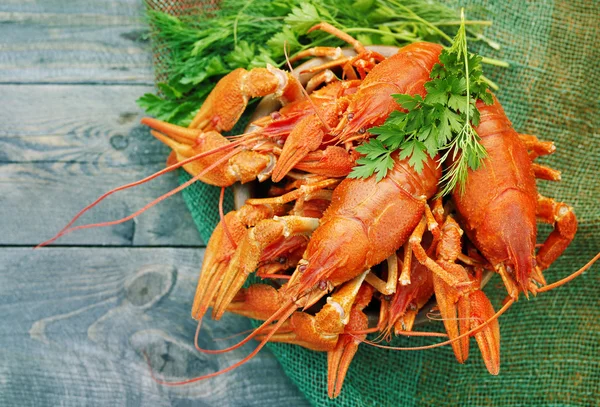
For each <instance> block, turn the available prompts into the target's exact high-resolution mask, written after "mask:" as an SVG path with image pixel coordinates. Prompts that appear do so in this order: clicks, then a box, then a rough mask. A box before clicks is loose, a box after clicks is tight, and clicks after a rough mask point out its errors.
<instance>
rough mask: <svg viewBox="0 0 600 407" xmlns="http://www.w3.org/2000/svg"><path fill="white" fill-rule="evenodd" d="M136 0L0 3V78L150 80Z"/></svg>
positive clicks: (18, 80)
mask: <svg viewBox="0 0 600 407" xmlns="http://www.w3.org/2000/svg"><path fill="white" fill-rule="evenodd" d="M143 7H144V6H143V3H142V1H140V0H121V1H117V0H95V1H93V2H88V1H83V2H73V1H65V0H52V1H43V0H35V1H27V2H22V1H12V0H11V1H3V2H1V3H0V83H129V84H132V83H137V84H146V85H151V84H152V81H153V78H154V77H153V74H152V60H151V54H150V53H149V52H148V45H147V43H146V39H145V38H146V34H147V27H146V25H145V24H144V21H143V18H142V10H143Z"/></svg>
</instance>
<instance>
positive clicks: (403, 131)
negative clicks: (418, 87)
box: [349, 12, 493, 196]
mask: <svg viewBox="0 0 600 407" xmlns="http://www.w3.org/2000/svg"><path fill="white" fill-rule="evenodd" d="M461 21H462V24H461V25H460V26H459V29H458V32H457V34H456V36H455V37H454V40H453V42H452V45H451V46H450V47H449V48H447V49H445V50H443V51H442V53H441V54H440V62H441V64H436V65H435V66H434V67H433V69H432V71H431V75H430V77H431V80H430V81H429V82H427V83H426V84H425V89H426V91H427V94H426V96H425V98H422V97H421V96H420V95H415V96H411V95H393V97H394V99H395V100H396V102H398V104H399V105H400V106H401V107H402V108H403V109H404V111H394V112H392V114H391V115H390V116H389V117H388V119H387V120H386V121H385V122H384V124H383V125H381V126H378V127H374V128H371V129H370V130H369V132H370V133H371V134H374V135H376V136H377V137H376V138H374V139H371V140H369V141H368V142H366V143H363V144H362V145H361V146H358V147H357V148H356V150H357V151H358V152H359V153H361V154H363V156H362V157H361V158H359V159H358V160H357V164H358V165H357V166H356V167H354V169H353V170H352V172H351V173H350V175H349V177H350V178H365V177H369V176H371V175H373V174H376V177H377V180H378V181H379V180H381V179H383V178H384V177H385V176H386V175H387V171H388V170H390V169H391V168H392V166H393V161H392V158H391V155H392V153H394V152H395V151H397V150H399V157H400V158H401V159H404V158H408V159H409V164H410V165H412V166H413V167H414V168H415V170H416V171H417V172H419V173H420V172H421V171H422V169H423V162H424V160H425V159H426V157H427V155H429V156H430V157H432V158H433V157H434V156H435V155H436V154H438V153H441V157H440V158H439V164H440V165H441V164H442V163H444V162H446V160H448V159H451V161H452V164H451V165H450V166H449V167H448V168H447V169H446V171H445V173H444V175H443V176H442V179H441V180H440V183H441V185H442V189H441V191H440V193H439V196H442V195H445V194H448V193H449V192H451V191H453V190H454V189H455V188H456V187H458V188H459V191H460V192H461V193H462V191H463V188H464V183H465V181H466V179H467V173H468V169H469V168H471V169H472V170H476V169H477V168H479V166H480V165H481V162H482V160H483V159H484V158H485V157H486V151H485V149H484V147H483V146H482V145H481V144H480V143H479V140H480V138H479V136H478V135H477V132H476V131H475V129H474V126H475V127H476V126H477V125H478V124H479V111H478V110H477V108H476V105H475V103H476V101H477V100H478V99H481V100H482V101H484V102H485V103H487V104H491V103H492V102H493V100H492V95H491V93H489V92H488V91H487V89H488V84H487V82H486V81H485V78H484V77H483V75H482V68H481V59H482V58H481V57H480V56H479V55H476V54H470V53H469V52H468V50H467V33H466V26H465V20H464V13H463V12H461Z"/></svg>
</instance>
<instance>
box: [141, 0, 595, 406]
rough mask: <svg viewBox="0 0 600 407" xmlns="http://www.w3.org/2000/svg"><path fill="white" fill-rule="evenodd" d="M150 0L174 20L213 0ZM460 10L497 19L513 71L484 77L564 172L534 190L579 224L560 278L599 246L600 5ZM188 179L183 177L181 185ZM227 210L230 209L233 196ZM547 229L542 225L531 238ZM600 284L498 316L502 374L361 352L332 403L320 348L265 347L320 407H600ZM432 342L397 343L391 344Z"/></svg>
mask: <svg viewBox="0 0 600 407" xmlns="http://www.w3.org/2000/svg"><path fill="white" fill-rule="evenodd" d="M149 3H151V6H152V7H154V8H157V9H161V10H166V11H168V12H172V13H174V14H178V13H180V12H182V11H183V10H189V9H190V8H193V7H207V6H209V7H212V6H214V4H215V3H216V2H214V1H208V2H207V1H205V2H199V1H191V0H187V1H176V0H171V1H169V0H154V1H151V2H149ZM448 3H449V4H450V5H451V6H452V7H458V6H459V3H458V2H455V1H450V2H448ZM460 5H462V6H465V7H466V10H467V13H468V14H469V16H470V18H476V17H484V18H486V19H490V20H493V22H494V25H493V27H492V29H490V30H488V36H490V37H491V38H492V39H493V40H495V41H496V42H498V43H499V44H500V45H501V46H502V47H501V49H500V50H499V51H497V52H494V53H492V55H490V56H492V57H495V58H498V59H502V60H505V61H508V62H510V64H511V68H510V69H502V68H491V69H490V68H488V67H486V75H487V76H488V77H490V78H491V79H492V80H493V81H494V82H496V83H497V84H498V85H499V86H500V91H498V92H497V96H498V98H499V100H500V101H501V103H502V104H503V106H504V109H505V111H506V113H507V115H508V117H509V118H510V119H511V120H512V122H513V125H514V127H515V129H517V131H519V132H522V133H527V134H535V135H538V136H539V137H540V138H542V139H546V140H553V141H554V142H555V143H556V146H557V152H556V153H555V154H554V155H552V156H550V157H549V158H547V159H545V160H544V163H545V164H548V165H550V166H552V167H554V168H556V169H559V170H561V171H562V178H563V179H562V181H561V182H559V183H549V182H545V181H542V182H539V183H538V186H539V191H540V193H542V194H544V195H546V196H549V197H553V198H556V199H557V200H559V201H564V202H567V203H568V204H570V205H572V206H573V207H574V209H575V213H576V214H577V216H578V219H579V231H578V233H577V236H576V238H575V240H574V241H573V243H572V244H571V246H570V247H569V248H568V249H567V251H566V252H565V253H564V255H563V256H562V257H561V258H559V259H558V261H557V262H556V263H554V264H553V265H552V266H551V268H550V269H549V270H548V271H547V273H546V276H547V279H548V281H550V282H551V281H556V280H558V279H560V278H562V277H565V276H566V275H568V274H570V273H571V272H573V271H574V270H576V269H578V268H579V267H581V266H582V265H584V264H585V263H586V262H587V261H588V260H589V259H590V258H592V257H593V256H594V255H595V254H596V253H597V252H598V251H600V232H599V227H600V209H599V208H598V203H599V201H600V184H599V183H598V182H597V178H598V175H599V171H598V169H599V168H600V143H599V142H600V137H599V136H598V132H599V129H600V126H599V125H600V122H599V117H600V116H599V110H598V107H599V99H598V95H600V73H599V69H598V64H599V63H600V58H599V56H600V51H599V47H598V44H597V41H598V38H599V35H598V34H599V29H598V27H599V23H598V22H599V21H600V5H599V4H598V3H597V2H593V1H585V0H566V1H558V0H557V1H552V0H546V1H539V2H516V1H515V2H508V1H494V2H491V1H485V0H468V1H465V2H462V3H461V4H460ZM486 53H487V54H488V55H489V54H490V52H489V50H487V51H486ZM156 56H157V58H156V61H157V64H158V66H157V73H160V72H162V71H163V70H164V69H165V67H168V52H167V50H164V49H163V50H161V49H160V48H158V53H157V54H156ZM188 179H189V176H188V175H187V174H185V173H182V174H181V178H180V181H181V182H184V181H186V180H188ZM218 194H219V189H218V188H214V187H210V186H207V185H204V184H200V183H196V184H194V185H192V187H190V188H187V189H186V190H185V191H184V198H185V200H186V203H187V205H188V207H189V209H190V211H191V213H192V216H193V218H194V221H195V222H196V225H197V226H198V229H199V231H200V234H201V236H202V238H203V239H204V240H205V241H207V240H208V238H209V237H210V233H211V231H212V229H213V228H214V226H215V225H216V223H217V222H218V211H217V207H216V204H215V202H217V200H218ZM226 207H228V208H229V209H231V207H232V198H231V194H230V193H229V194H228V195H227V199H226ZM549 230H550V229H549V228H548V227H540V232H539V237H538V239H539V240H541V239H543V238H544V237H545V236H546V235H547V233H548V232H549ZM599 289H600V275H599V274H598V266H596V267H594V268H592V269H591V270H590V271H588V272H587V273H585V274H584V275H582V276H580V277H579V278H577V279H576V280H574V281H572V282H571V283H569V284H567V285H566V286H563V287H561V288H559V289H556V290H554V291H551V292H549V293H545V294H541V295H539V296H538V297H537V298H530V299H529V300H526V299H524V298H523V299H521V300H520V301H519V302H518V303H516V304H515V305H514V306H513V307H512V308H511V309H510V310H509V311H508V312H507V313H506V314H505V315H503V316H502V317H501V318H500V326H501V337H502V339H501V361H502V362H501V369H500V375H499V376H491V375H489V374H488V373H487V370H486V369H485V367H484V365H483V362H482V360H481V357H480V355H479V352H478V350H477V347H476V345H475V343H474V341H473V342H472V355H471V357H470V358H469V360H468V361H467V362H466V363H465V364H464V365H460V364H458V363H457V362H456V360H455V358H454V355H453V353H452V350H451V348H450V347H444V348H437V349H433V350H428V351H417V352H408V351H404V352H400V351H388V350H382V349H376V348H373V347H370V346H367V345H362V346H361V347H360V350H359V352H358V353H357V355H356V356H355V358H354V361H353V362H352V365H351V367H350V371H349V373H348V376H347V378H346V381H345V384H344V389H343V391H342V393H341V395H340V396H339V397H338V398H337V399H335V400H329V399H328V398H327V388H326V386H327V385H326V383H327V381H326V366H327V361H326V355H325V354H324V353H316V352H311V351H308V350H305V349H303V348H300V347H298V346H291V345H282V344H269V347H270V348H271V350H272V351H273V353H274V354H275V355H276V356H277V358H278V359H279V360H280V362H281V364H282V366H283V368H284V369H285V371H286V372H287V374H288V375H289V376H290V377H291V378H292V380H293V381H294V382H295V383H296V384H297V385H298V387H299V388H300V389H301V390H302V391H303V393H304V394H305V395H306V397H307V398H308V399H309V401H310V402H311V403H312V404H313V405H315V406H330V405H336V406H359V405H372V406H392V405H394V406H397V405H400V406H421V405H432V406H455V405H465V404H467V405H497V406H505V405H510V406H516V405H524V406H525V405H527V406H529V405H537V406H565V405H570V406H574V405H577V406H592V405H599V402H598V399H597V398H598V388H600V357H599V356H598V355H599V354H600V322H599V321H600V300H599V299H598V298H599V297H598V292H599ZM485 291H486V293H487V294H488V296H489V297H490V299H491V300H492V303H493V304H495V305H496V308H498V306H499V304H501V302H502V299H503V298H504V297H505V295H506V291H505V289H504V288H503V286H502V283H501V281H500V280H499V279H498V278H497V277H494V279H493V280H492V281H491V282H490V284H489V285H488V286H487V287H486V289H485ZM430 343H432V340H431V339H424V338H410V339H407V338H399V339H396V340H394V341H393V342H392V345H400V346H419V345H425V344H430Z"/></svg>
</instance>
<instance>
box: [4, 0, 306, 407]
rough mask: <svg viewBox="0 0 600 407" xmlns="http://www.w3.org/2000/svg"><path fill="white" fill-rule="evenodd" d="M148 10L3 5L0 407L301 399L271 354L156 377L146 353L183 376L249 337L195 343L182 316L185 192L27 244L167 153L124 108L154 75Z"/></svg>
mask: <svg viewBox="0 0 600 407" xmlns="http://www.w3.org/2000/svg"><path fill="white" fill-rule="evenodd" d="M142 7H143V6H142V4H141V2H140V1H139V0H97V1H94V2H73V1H66V0H31V1H27V2H22V1H16V0H8V1H4V2H2V3H1V4H0V122H2V126H1V127H0V230H1V231H2V232H3V233H1V234H0V315H2V317H1V318H0V344H1V346H0V359H1V360H2V363H0V406H5V405H6V406H12V405H18V406H42V405H44V406H45V405H62V406H82V405H90V406H97V405H106V406H115V405H118V406H121V405H125V406H147V405H152V406H187V405H190V406H192V405H193V406H203V405H223V406H229V405H231V406H246V405H248V406H253V405H256V406H259V405H260V406H270V405H280V404H283V405H298V406H302V405H307V402H306V400H305V399H304V397H303V395H302V394H300V393H299V391H298V390H297V388H296V387H295V386H294V385H293V384H292V383H291V382H290V381H289V379H288V378H287V377H286V376H285V375H284V374H283V371H282V369H281V367H280V366H279V364H278V362H277V361H276V360H275V358H274V357H273V355H272V354H271V353H269V352H268V351H267V350H264V351H262V352H261V353H260V354H259V355H258V356H257V357H256V358H255V359H253V360H252V361H251V362H249V363H248V364H246V365H244V366H242V367H241V368H239V369H237V370H235V371H234V372H231V373H229V374H227V375H223V376H220V377H218V378H216V379H213V380H209V381H205V382H202V383H197V384H194V385H190V386H184V387H165V386H161V385H158V384H157V383H155V382H154V381H153V380H152V379H151V377H150V375H149V371H148V367H147V365H146V362H145V360H144V358H143V355H142V352H144V351H145V352H147V353H148V354H149V356H150V361H151V364H152V366H153V368H154V369H155V371H156V374H157V376H158V377H160V378H162V379H165V380H181V379H186V378H190V377H192V376H194V375H197V374H204V373H209V372H213V371H215V370H218V369H222V368H224V367H226V366H230V365H231V364H233V363H235V362H236V361H238V360H240V359H241V358H243V357H244V356H245V355H247V354H248V353H249V352H250V351H251V349H252V348H253V346H255V344H250V345H246V347H244V348H242V349H240V350H238V351H235V352H231V353H228V354H224V355H203V354H200V353H198V352H196V351H195V349H194V347H193V342H192V340H193V334H194V331H195V323H194V321H193V320H192V319H191V317H190V316H189V312H190V307H191V302H192V299H193V294H194V290H195V285H196V281H197V274H198V270H199V268H200V264H201V262H202V255H203V251H202V249H198V248H196V247H198V246H200V245H202V242H201V240H200V239H199V237H198V234H197V231H196V230H195V228H194V226H193V223H192V221H191V217H190V216H189V213H188V212H187V210H186V209H185V206H184V204H183V201H182V199H181V198H180V197H177V196H176V197H173V198H171V199H169V200H168V201H166V202H164V203H162V204H161V206H160V207H159V208H155V209H153V210H151V211H149V212H148V213H146V214H144V215H143V216H141V217H140V218H139V219H137V220H136V221H134V222H129V223H126V224H124V225H121V226H118V227H113V228H103V229H95V230H91V231H82V232H78V233H74V234H72V235H69V236H66V237H64V238H63V239H62V240H61V241H60V242H59V243H60V244H61V245H62V247H49V248H45V249H41V250H36V251H32V250H31V245H33V244H36V243H39V242H40V241H41V240H42V239H44V238H48V237H50V236H51V235H52V234H53V233H55V232H56V231H58V230H59V229H60V228H61V227H62V226H64V224H65V223H66V222H67V221H68V220H69V219H70V217H71V216H73V215H74V214H75V213H76V211H78V210H79V209H81V208H83V207H84V206H85V205H87V204H88V203H90V202H91V201H92V200H93V199H95V198H96V197H97V196H99V195H100V194H101V193H103V192H105V191H106V190H108V189H110V188H113V187H115V186H118V185H121V184H123V183H126V182H131V181H134V180H137V179H140V178H142V177H144V176H147V175H149V174H151V173H152V172H154V171H156V170H158V169H161V168H163V167H164V159H165V157H166V155H167V149H166V148H165V147H164V146H162V145H161V143H159V142H157V141H155V140H153V139H152V137H151V136H150V135H149V133H148V131H147V129H144V128H143V127H142V126H140V125H139V119H140V117H141V115H142V112H141V111H140V110H139V109H138V108H137V106H135V104H134V101H135V99H136V98H137V97H139V96H140V95H141V94H143V93H144V92H147V91H150V90H151V89H152V83H153V75H152V67H151V54H150V51H149V49H148V47H147V43H145V42H144V41H142V40H140V37H139V34H142V33H143V31H144V30H145V26H144V24H143V18H142V14H143V13H142ZM175 186H177V179H176V176H175V175H174V174H172V175H167V176H164V177H161V179H159V180H156V181H154V182H153V183H152V184H150V185H147V186H145V187H141V188H138V189H137V190H136V191H135V192H133V193H128V192H122V193H120V194H117V195H115V196H113V197H111V198H110V199H109V200H108V201H107V202H106V203H104V204H103V205H101V206H99V207H97V208H95V209H94V210H93V211H92V212H90V213H89V214H88V215H86V217H85V218H83V219H82V221H84V222H98V221H105V220H112V219H115V218H118V217H121V216H124V215H127V214H129V213H131V212H132V211H134V210H136V209H138V208H140V207H141V206H143V205H144V204H145V203H147V202H149V201H150V200H151V199H153V198H155V197H156V196H158V195H160V194H161V193H164V192H166V191H167V190H169V189H171V188H173V187H175ZM104 245H108V246H110V247H105V248H103V247H99V246H104ZM19 246H22V247H19ZM82 246H90V247H82ZM132 246H133V247H132ZM135 246H138V247H137V248H136V247H135ZM139 246H142V247H144V246H146V247H148V246H153V247H152V248H141V247H139ZM186 247H188V248H186ZM249 327H250V326H249V323H248V321H247V320H245V319H243V318H241V317H237V316H229V315H228V316H226V317H224V318H223V320H222V321H218V322H213V321H206V322H205V325H204V329H203V331H202V334H201V338H200V343H201V345H202V346H205V347H211V348H212V347H215V346H224V344H225V342H215V341H214V339H215V338H219V337H225V336H229V335H232V334H235V333H238V332H240V331H243V330H246V329H248V328H249ZM227 344H231V342H227Z"/></svg>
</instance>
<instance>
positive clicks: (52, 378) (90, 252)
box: [0, 248, 307, 406]
mask: <svg viewBox="0 0 600 407" xmlns="http://www.w3.org/2000/svg"><path fill="white" fill-rule="evenodd" d="M202 253H203V250H194V249H139V248H138V249H123V248H120V249H107V248H94V249H89V248H88V249H81V248H79V249H72V248H71V249H62V248H53V249H42V250H38V251H31V250H29V249H24V248H2V249H0V313H1V314H2V318H1V319H0V342H1V343H2V347H1V348H0V358H2V364H1V365H0V405H7V406H8V405H19V406H40V405H48V406H50V405H61V406H81V405H118V406H140V405H153V406H170V405H194V406H211V405H225V406H229V405H231V406H234V405H235V406H239V405H245V406H274V405H294V406H302V405H307V403H306V401H305V400H304V398H303V396H302V395H301V394H300V393H299V391H298V390H297V389H296V388H295V386H293V384H292V383H291V382H290V381H289V379H288V378H287V377H286V376H285V374H283V372H282V370H281V367H280V366H279V364H278V363H277V361H276V360H275V358H274V357H273V356H272V354H271V353H270V352H268V350H266V349H265V350H263V351H262V352H261V353H259V355H258V356H257V357H256V358H254V359H253V360H251V361H250V362H248V363H247V364H245V365H243V366H242V367H240V368H239V369H237V370H235V371H233V372H231V373H228V374H226V375H223V376H220V377H218V378H215V379H212V380H207V381H203V382H199V383H196V384H193V385H188V386H184V387H165V386H161V385H158V384H156V383H155V382H153V381H152V379H151V377H150V375H149V371H148V368H147V366H146V363H145V361H144V358H143V352H147V353H148V354H149V356H150V360H151V363H152V365H153V368H154V369H155V371H156V374H157V375H158V376H159V377H160V378H162V379H165V380H171V381H172V380H181V379H184V378H190V377H192V376H194V375H199V374H205V373H209V372H213V371H216V370H218V369H222V368H224V367H226V366H229V365H231V364H233V363H235V362H236V361H238V360H240V359H241V358H242V357H244V356H245V355H247V354H248V353H249V351H250V350H251V349H252V348H253V346H254V344H251V345H246V347H244V348H243V349H239V350H236V351H232V352H230V353H227V354H223V355H204V354H200V353H198V352H196V351H195V350H194V347H193V342H192V341H193V336H194V331H195V328H196V325H195V323H194V321H193V320H192V319H191V317H190V316H189V310H190V306H191V301H192V298H193V294H194V289H195V284H196V278H197V273H198V267H199V266H198V265H199V264H200V263H201V260H202ZM248 328H249V324H248V321H246V320H245V319H243V318H240V317H237V316H226V317H225V318H223V319H222V320H221V321H208V320H207V321H205V323H204V324H203V329H202V333H201V336H200V345H201V346H203V347H210V348H214V347H215V345H216V344H215V343H214V338H220V337H226V336H229V335H232V334H235V333H238V332H241V331H243V330H246V329H248ZM227 343H230V341H229V342H227ZM219 346H224V345H223V344H222V345H219Z"/></svg>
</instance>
